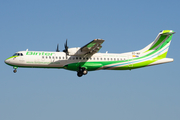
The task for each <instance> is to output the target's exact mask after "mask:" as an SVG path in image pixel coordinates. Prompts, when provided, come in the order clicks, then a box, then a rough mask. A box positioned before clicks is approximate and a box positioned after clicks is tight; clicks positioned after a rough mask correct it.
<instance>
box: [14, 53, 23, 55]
mask: <svg viewBox="0 0 180 120" xmlns="http://www.w3.org/2000/svg"><path fill="white" fill-rule="evenodd" d="M13 56H23V54H22V53H15V54H14V55H13Z"/></svg>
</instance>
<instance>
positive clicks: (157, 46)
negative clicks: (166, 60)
mask: <svg viewBox="0 0 180 120" xmlns="http://www.w3.org/2000/svg"><path fill="white" fill-rule="evenodd" d="M174 33H175V32H174V31H173V30H163V31H161V32H160V33H159V34H158V36H157V37H156V39H155V40H154V41H153V42H152V43H151V44H149V45H148V46H146V47H145V48H143V49H142V50H140V52H141V53H144V54H148V53H150V52H152V51H154V50H156V51H159V50H161V49H165V50H164V52H163V54H164V53H165V55H164V57H166V54H167V51H168V48H169V45H170V43H171V39H172V36H173V34H174Z"/></svg>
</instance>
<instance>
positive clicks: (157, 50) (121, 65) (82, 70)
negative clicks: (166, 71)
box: [5, 30, 175, 77]
mask: <svg viewBox="0 0 180 120" xmlns="http://www.w3.org/2000/svg"><path fill="white" fill-rule="evenodd" d="M174 33H175V32H174V31H173V30H163V31H161V32H160V33H159V34H158V36H157V37H156V39H155V40H154V41H153V42H152V43H151V44H149V45H148V46H146V47H145V48H143V49H141V50H138V51H133V52H127V53H121V54H114V53H107V52H106V53H97V52H98V51H99V50H100V49H101V47H102V46H101V44H102V43H103V42H104V40H102V39H94V40H93V41H91V42H90V43H88V44H87V45H85V46H83V47H76V48H68V46H67V40H66V43H65V50H63V52H59V49H58V46H57V50H56V52H48V51H28V49H27V50H26V51H19V52H16V53H15V54H14V55H13V56H11V57H9V58H7V59H6V60H5V63H6V64H8V65H10V66H13V68H14V70H13V72H14V73H16V72H17V68H18V67H25V68H58V69H59V68H63V69H67V70H72V71H76V72H77V76H78V77H81V76H83V75H86V74H87V73H88V71H95V70H131V69H136V68H142V67H146V66H151V65H157V64H162V63H168V62H172V61H173V59H172V58H166V55H167V52H168V49H169V45H170V43H171V39H172V36H173V34H174Z"/></svg>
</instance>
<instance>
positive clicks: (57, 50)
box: [56, 44, 60, 52]
mask: <svg viewBox="0 0 180 120" xmlns="http://www.w3.org/2000/svg"><path fill="white" fill-rule="evenodd" d="M56 52H60V50H59V44H57V49H56Z"/></svg>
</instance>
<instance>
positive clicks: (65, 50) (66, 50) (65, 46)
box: [63, 39, 69, 55]
mask: <svg viewBox="0 0 180 120" xmlns="http://www.w3.org/2000/svg"><path fill="white" fill-rule="evenodd" d="M64 48H65V49H64V50H63V52H65V53H66V55H68V54H69V52H68V46H67V39H66V42H65V43H64Z"/></svg>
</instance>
